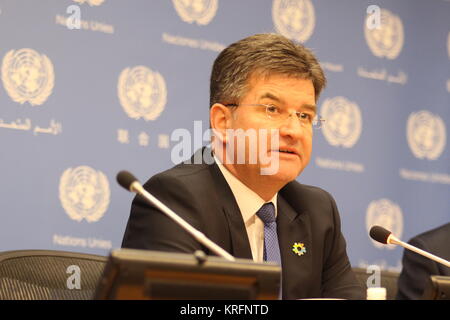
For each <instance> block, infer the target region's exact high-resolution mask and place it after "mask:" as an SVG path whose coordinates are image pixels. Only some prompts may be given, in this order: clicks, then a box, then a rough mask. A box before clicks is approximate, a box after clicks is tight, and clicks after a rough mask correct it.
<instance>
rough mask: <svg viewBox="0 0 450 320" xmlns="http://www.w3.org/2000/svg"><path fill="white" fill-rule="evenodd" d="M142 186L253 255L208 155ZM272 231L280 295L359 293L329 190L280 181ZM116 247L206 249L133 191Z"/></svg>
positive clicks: (240, 252) (223, 242) (215, 237)
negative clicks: (302, 249) (298, 249)
mask: <svg viewBox="0 0 450 320" xmlns="http://www.w3.org/2000/svg"><path fill="white" fill-rule="evenodd" d="M200 153H201V152H200ZM195 156H198V152H197V153H196V155H194V157H195ZM144 188H145V189H146V190H147V191H149V192H150V193H152V194H153V195H154V196H155V197H157V198H158V199H159V200H161V201H162V202H163V203H165V204H166V205H167V206H168V207H169V208H171V209H172V210H173V211H175V212H176V213H178V214H179V215H180V216H181V217H182V218H184V219H185V220H186V221H187V222H189V223H190V224H191V225H193V226H194V227H195V228H197V229H199V230H200V231H201V232H203V233H204V234H205V235H206V236H207V237H208V238H210V239H211V240H212V241H214V242H215V243H217V244H218V245H219V246H221V247H222V248H223V249H225V250H226V251H228V252H229V253H230V254H232V255H233V256H235V257H237V258H244V259H252V253H251V249H250V244H249V240H248V237H247V232H246V229H245V225H244V221H243V218H242V215H241V213H240V210H239V207H238V205H237V203H236V200H235V198H234V196H233V193H232V191H231V189H230V187H229V186H228V184H227V182H226V180H225V178H224V177H223V175H222V173H221V172H220V169H219V167H218V166H217V165H216V164H215V163H213V164H210V165H208V164H204V163H203V164H186V163H183V164H179V165H177V166H175V167H174V168H172V169H170V170H167V171H164V172H162V173H159V174H157V175H155V176H153V177H152V178H151V179H150V180H149V181H147V182H146V183H145V185H144ZM277 231H278V239H279V245H280V251H281V259H282V290H283V293H282V294H283V298H284V299H300V298H314V297H326V298H345V299H364V298H365V295H364V292H363V291H362V288H361V287H360V286H359V284H358V282H357V280H356V278H355V276H354V274H353V272H352V270H351V266H350V263H349V260H348V257H347V253H346V244H345V240H344V237H343V235H342V233H341V227H340V218H339V213H338V210H337V208H336V204H335V202H334V200H333V198H332V197H331V195H330V194H328V193H327V192H325V191H324V190H321V189H319V188H316V187H312V186H306V185H302V184H300V183H298V182H295V181H294V182H291V183H289V184H287V185H286V186H285V187H284V188H283V189H281V190H280V192H279V193H278V215H277ZM295 242H302V243H304V244H305V246H306V254H304V255H303V256H298V255H296V254H295V253H294V252H293V251H292V246H293V244H294V243H295ZM122 247H124V248H135V249H148V250H159V251H172V252H194V251H195V250H198V249H201V250H203V251H205V252H206V253H207V254H209V251H208V250H207V249H206V248H204V247H203V246H201V245H200V244H199V243H198V242H197V241H196V240H195V239H193V238H192V237H191V236H190V235H189V234H188V233H187V232H185V231H184V230H182V229H181V228H180V227H179V226H178V225H176V224H175V223H174V222H173V221H171V220H170V219H169V218H167V217H166V216H165V215H164V214H163V213H161V212H159V211H158V210H157V209H155V208H154V207H152V206H151V205H149V204H147V203H146V202H145V200H143V198H142V197H140V196H136V197H135V199H134V200H133V204H132V207H131V214H130V218H129V221H128V224H127V227H126V231H125V235H124V238H123V243H122Z"/></svg>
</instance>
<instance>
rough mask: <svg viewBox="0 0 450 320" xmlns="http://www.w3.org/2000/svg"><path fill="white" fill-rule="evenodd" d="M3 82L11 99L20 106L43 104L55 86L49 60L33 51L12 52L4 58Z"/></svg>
mask: <svg viewBox="0 0 450 320" xmlns="http://www.w3.org/2000/svg"><path fill="white" fill-rule="evenodd" d="M2 81H3V86H4V87H5V90H6V92H7V93H8V95H9V96H10V98H11V99H12V100H13V101H15V102H18V103H20V104H24V103H25V102H26V101H28V102H29V103H30V104H31V105H32V106H34V105H41V104H43V103H44V102H45V101H46V100H47V98H48V96H49V95H50V94H51V93H52V90H53V86H54V84H55V74H54V72H53V65H52V63H51V61H50V59H49V58H47V56H45V55H40V54H39V53H37V52H36V51H34V50H33V49H20V50H18V51H14V50H11V51H9V52H8V53H7V54H6V55H5V57H4V58H3V63H2Z"/></svg>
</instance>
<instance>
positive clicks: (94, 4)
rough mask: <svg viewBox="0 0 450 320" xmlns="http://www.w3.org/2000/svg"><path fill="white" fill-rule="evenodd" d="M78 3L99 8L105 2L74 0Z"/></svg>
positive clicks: (98, 0) (99, 0)
mask: <svg viewBox="0 0 450 320" xmlns="http://www.w3.org/2000/svg"><path fill="white" fill-rule="evenodd" d="M73 1H75V2H77V3H80V4H83V3H88V4H89V5H90V6H91V7H92V6H99V5H101V4H102V3H103V1H105V0H73Z"/></svg>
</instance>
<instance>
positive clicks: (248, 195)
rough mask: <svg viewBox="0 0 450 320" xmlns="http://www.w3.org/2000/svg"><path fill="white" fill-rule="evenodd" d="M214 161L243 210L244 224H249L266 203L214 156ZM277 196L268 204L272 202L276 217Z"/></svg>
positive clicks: (276, 194)
mask: <svg viewBox="0 0 450 320" xmlns="http://www.w3.org/2000/svg"><path fill="white" fill-rule="evenodd" d="M214 160H215V162H216V163H217V166H218V167H219V169H220V171H221V172H222V174H223V176H224V177H225V180H226V181H227V183H228V185H229V186H230V188H231V191H232V192H233V195H234V198H235V199H236V202H237V204H238V206H239V209H240V210H241V214H242V218H243V219H244V223H245V224H246V225H247V223H248V222H249V221H250V220H251V219H253V218H254V216H255V215H256V212H257V211H258V210H259V209H260V208H261V207H262V206H263V205H264V204H265V203H266V201H264V199H262V198H261V197H260V196H259V195H258V194H257V193H256V192H254V191H253V190H252V189H250V188H249V187H247V186H246V185H245V184H244V183H242V182H241V181H240V180H239V179H238V178H237V177H236V176H234V175H233V174H232V173H231V172H230V171H229V170H228V169H227V168H226V167H225V166H224V165H223V164H222V163H221V162H220V161H219V159H217V157H216V156H215V155H214ZM277 196H278V192H277V193H275V195H274V196H273V197H272V199H270V201H268V202H272V203H273V205H274V207H275V217H276V216H277Z"/></svg>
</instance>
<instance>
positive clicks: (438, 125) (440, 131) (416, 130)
mask: <svg viewBox="0 0 450 320" xmlns="http://www.w3.org/2000/svg"><path fill="white" fill-rule="evenodd" d="M406 136H407V140H408V145H409V148H410V149H411V151H412V153H413V154H414V156H415V157H416V158H419V159H424V158H426V159H428V160H436V159H437V158H439V156H440V155H441V153H442V151H444V147H445V143H446V139H447V134H446V129H445V124H444V121H443V120H442V119H441V118H440V117H439V116H438V115H434V114H432V113H431V112H428V111H425V110H422V111H418V112H413V113H411V114H410V116H409V117H408V124H407V128H406Z"/></svg>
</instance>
